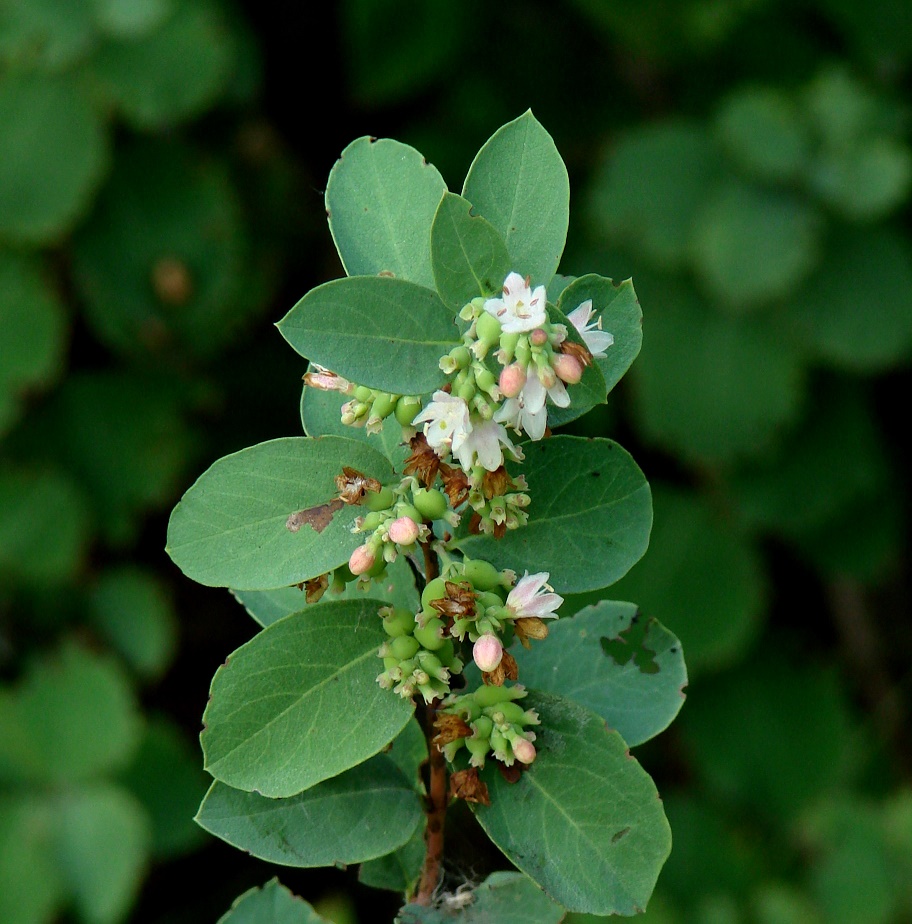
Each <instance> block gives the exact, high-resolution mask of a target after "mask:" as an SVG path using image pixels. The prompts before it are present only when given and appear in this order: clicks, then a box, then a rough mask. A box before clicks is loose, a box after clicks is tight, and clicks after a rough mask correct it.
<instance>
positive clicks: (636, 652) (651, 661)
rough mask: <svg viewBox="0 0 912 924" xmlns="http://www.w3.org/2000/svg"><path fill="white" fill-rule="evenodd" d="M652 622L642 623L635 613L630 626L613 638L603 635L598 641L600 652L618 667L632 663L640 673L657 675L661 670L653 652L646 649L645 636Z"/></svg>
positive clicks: (651, 620) (650, 620) (649, 620)
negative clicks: (600, 647)
mask: <svg viewBox="0 0 912 924" xmlns="http://www.w3.org/2000/svg"><path fill="white" fill-rule="evenodd" d="M654 622H655V620H654V619H648V620H646V622H643V621H642V620H641V619H640V614H639V613H637V614H636V616H634V617H633V620H632V621H631V623H630V625H629V626H628V627H627V628H626V629H624V631H623V632H620V633H618V635H617V636H616V637H615V638H608V636H606V635H603V636H602V637H601V638H600V639H599V642H600V644H601V646H602V651H604V652H605V654H606V655H607V656H608V657H609V658H611V659H612V660H613V661H614V662H615V664H617V665H618V666H619V667H623V666H624V665H625V664H627V663H628V662H630V661H633V663H634V664H635V665H636V666H637V668H638V669H639V670H640V672H641V673H643V674H658V672H659V670H660V669H661V668H660V667H659V664H658V662H657V661H656V659H655V652H654V651H653V650H652V649H650V648H647V647H646V636H647V635H648V634H649V630H650V628H651V627H652V624H653V623H654Z"/></svg>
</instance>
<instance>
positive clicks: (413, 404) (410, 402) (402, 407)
mask: <svg viewBox="0 0 912 924" xmlns="http://www.w3.org/2000/svg"><path fill="white" fill-rule="evenodd" d="M420 410H421V399H420V398H416V397H415V396H414V395H405V396H404V397H402V398H400V399H399V401H398V402H397V403H396V420H398V421H399V423H400V424H401V425H402V426H403V427H408V426H409V425H410V424H411V422H412V421H413V420H414V419H415V418H416V417H417V416H418V412H419V411H420Z"/></svg>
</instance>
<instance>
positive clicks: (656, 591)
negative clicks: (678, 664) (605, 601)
mask: <svg viewBox="0 0 912 924" xmlns="http://www.w3.org/2000/svg"><path fill="white" fill-rule="evenodd" d="M654 504H655V525H654V526H653V530H652V535H651V537H650V540H649V552H648V554H647V555H645V556H644V558H643V560H642V561H640V562H639V563H638V564H637V565H635V566H634V567H633V568H632V569H631V571H630V573H629V574H628V575H627V576H626V577H624V578H622V579H621V581H620V582H619V583H618V584H616V585H615V587H613V588H612V591H611V592H612V594H613V595H615V596H621V597H622V598H624V599H629V600H636V601H637V603H638V604H639V606H640V609H641V611H642V612H643V614H644V616H654V617H656V618H657V619H660V620H662V622H663V623H664V624H665V625H667V626H668V627H669V628H671V627H674V632H675V633H676V634H677V635H678V636H679V637H680V639H681V641H682V643H683V645H684V651H685V653H686V657H687V664H688V667H689V668H690V669H691V670H693V671H696V670H699V669H701V668H713V667H720V666H723V665H725V664H727V663H730V662H731V661H733V660H734V659H735V658H736V657H737V656H738V655H739V654H741V653H742V652H743V651H744V650H745V649H746V647H747V646H748V645H749V644H750V643H751V642H752V641H753V639H754V637H755V635H756V632H757V629H758V623H759V621H760V618H761V616H762V614H763V611H764V606H765V598H766V588H765V584H764V578H763V565H762V561H761V559H760V555H759V553H758V551H757V549H756V548H755V547H754V544H753V543H752V542H751V540H750V539H749V538H748V537H747V536H745V535H744V534H743V533H741V532H740V531H739V530H738V529H737V528H736V527H734V526H733V525H732V524H730V523H728V522H726V521H725V520H724V519H722V518H720V517H718V516H716V515H714V514H713V512H712V511H711V510H710V509H709V507H707V506H706V504H705V503H704V502H703V501H702V500H701V499H700V498H699V497H695V496H693V495H688V494H684V493H683V492H681V491H677V490H672V489H669V488H665V487H662V486H657V487H656V490H655V495H654Z"/></svg>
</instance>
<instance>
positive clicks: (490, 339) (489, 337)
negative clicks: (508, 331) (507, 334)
mask: <svg viewBox="0 0 912 924" xmlns="http://www.w3.org/2000/svg"><path fill="white" fill-rule="evenodd" d="M500 334H501V326H500V321H498V320H497V318H495V317H494V315H493V314H489V313H488V312H487V311H486V312H485V313H484V314H482V315H481V316H480V317H479V318H478V320H477V321H476V322H475V336H476V337H477V338H478V339H479V340H480V341H481V342H482V343H484V344H486V345H487V346H494V344H495V343H497V341H498V340H500Z"/></svg>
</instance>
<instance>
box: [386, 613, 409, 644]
mask: <svg viewBox="0 0 912 924" xmlns="http://www.w3.org/2000/svg"><path fill="white" fill-rule="evenodd" d="M414 628H415V614H414V613H410V612H409V611H408V610H403V609H395V610H393V611H392V612H391V613H390V614H389V615H388V616H385V617H384V619H383V630H384V631H385V632H386V634H387V635H389V636H392V637H393V638H398V637H399V636H400V635H411V634H412V631H413V630H414Z"/></svg>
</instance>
